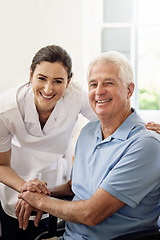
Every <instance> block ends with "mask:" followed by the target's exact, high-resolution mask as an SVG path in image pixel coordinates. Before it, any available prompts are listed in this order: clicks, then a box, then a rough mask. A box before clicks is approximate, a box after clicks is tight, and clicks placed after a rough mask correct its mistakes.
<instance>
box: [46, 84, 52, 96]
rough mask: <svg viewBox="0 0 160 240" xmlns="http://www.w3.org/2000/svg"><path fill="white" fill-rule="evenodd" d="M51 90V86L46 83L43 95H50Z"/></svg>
mask: <svg viewBox="0 0 160 240" xmlns="http://www.w3.org/2000/svg"><path fill="white" fill-rule="evenodd" d="M52 90H53V86H52V84H51V83H46V84H45V87H44V91H45V93H47V94H50V93H51V92H52Z"/></svg>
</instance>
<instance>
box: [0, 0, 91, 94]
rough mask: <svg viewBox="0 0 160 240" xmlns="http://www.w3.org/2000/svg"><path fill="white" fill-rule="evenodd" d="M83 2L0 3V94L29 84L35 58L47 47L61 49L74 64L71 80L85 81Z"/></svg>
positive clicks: (2, 0) (5, 0) (19, 0)
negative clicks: (58, 47)
mask: <svg viewBox="0 0 160 240" xmlns="http://www.w3.org/2000/svg"><path fill="white" fill-rule="evenodd" d="M87 1H88V0H87ZM89 1H90V0H89ZM89 1H88V2H89ZM84 2H86V0H13V1H12V0H0V36H1V37H0V43H1V44H0V83H1V88H0V92H2V91H4V90H5V89H7V88H10V87H12V86H15V85H17V84H19V83H21V82H24V81H28V80H29V68H30V64H31V60H32V58H33V56H34V54H35V53H36V52H37V51H38V50H39V49H40V48H41V47H43V46H46V45H48V44H57V45H60V46H62V47H64V48H65V49H66V50H67V51H68V52H69V53H70V55H71V57H72V60H73V72H74V80H75V81H77V80H80V81H83V82H84V81H85V80H84V75H85V72H84V71H85V70H86V69H85V68H84V61H83V59H84V54H85V53H84V47H85V41H84V35H85V34H86V31H84V28H85V26H87V25H86V22H85V21H84V19H85V17H84V14H86V12H85V9H86V8H85V7H84Z"/></svg>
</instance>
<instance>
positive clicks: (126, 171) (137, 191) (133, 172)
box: [100, 137, 160, 207]
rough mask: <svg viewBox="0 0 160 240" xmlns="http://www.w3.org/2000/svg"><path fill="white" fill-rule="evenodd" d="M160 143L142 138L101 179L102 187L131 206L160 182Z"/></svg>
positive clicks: (151, 138)
mask: <svg viewBox="0 0 160 240" xmlns="http://www.w3.org/2000/svg"><path fill="white" fill-rule="evenodd" d="M159 157H160V143H159V141H158V140H157V139H156V138H153V137H145V138H141V139H138V140H136V141H135V142H134V143H132V144H131V145H130V146H129V147H128V149H127V151H126V152H125V153H124V154H123V156H122V157H121V159H120V161H119V162H118V163H117V164H116V165H115V166H114V167H113V169H112V170H111V171H110V172H109V174H108V175H107V176H106V177H105V178H104V179H103V181H102V183H101V186H100V187H101V188H103V189H104V190H105V191H107V192H109V193H110V194H111V195H113V196H114V197H116V198H118V199H119V200H121V201H123V202H125V203H126V204H127V205H129V206H131V207H136V206H137V205H138V204H139V203H140V201H141V200H142V199H143V198H144V197H145V196H146V195H147V194H148V193H149V192H150V191H152V190H153V189H154V188H156V187H157V185H159V182H160V160H159Z"/></svg>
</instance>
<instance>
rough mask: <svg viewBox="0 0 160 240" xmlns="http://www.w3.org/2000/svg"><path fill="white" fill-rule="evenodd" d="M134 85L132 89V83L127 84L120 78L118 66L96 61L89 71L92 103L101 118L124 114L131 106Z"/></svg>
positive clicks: (90, 99)
mask: <svg viewBox="0 0 160 240" xmlns="http://www.w3.org/2000/svg"><path fill="white" fill-rule="evenodd" d="M132 84H133V83H132ZM132 84H131V85H132ZM132 87H133V88H132ZM132 87H131V89H130V84H129V85H128V86H127V85H125V84H124V83H123V82H122V81H121V80H120V79H119V77H118V67H117V66H115V65H114V64H112V63H96V64H95V65H93V67H92V69H91V71H90V73H89V101H90V105H91V107H92V109H93V110H94V112H95V113H96V114H97V115H98V117H99V118H106V117H107V118H108V117H113V116H117V115H118V114H120V115H122V113H123V111H125V110H126V108H128V107H129V106H130V101H129V98H130V97H131V95H132V93H133V89H134V84H133V85H132Z"/></svg>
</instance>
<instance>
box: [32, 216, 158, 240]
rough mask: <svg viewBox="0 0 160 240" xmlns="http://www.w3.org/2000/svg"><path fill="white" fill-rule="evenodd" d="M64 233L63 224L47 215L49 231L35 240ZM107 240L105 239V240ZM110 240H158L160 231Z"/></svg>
mask: <svg viewBox="0 0 160 240" xmlns="http://www.w3.org/2000/svg"><path fill="white" fill-rule="evenodd" d="M64 232H65V222H64V221H63V220H60V221H59V222H58V220H57V218H56V217H54V216H52V215H49V229H48V231H46V232H43V233H41V234H39V235H38V236H37V237H36V238H35V240H41V239H49V238H52V237H60V236H63V233H64ZM106 240H107V239H106ZM112 240H160V229H159V231H156V232H152V233H150V232H148V233H143V234H141V235H140V236H139V237H133V236H132V237H131V234H125V235H122V236H119V237H116V238H114V239H112Z"/></svg>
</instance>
